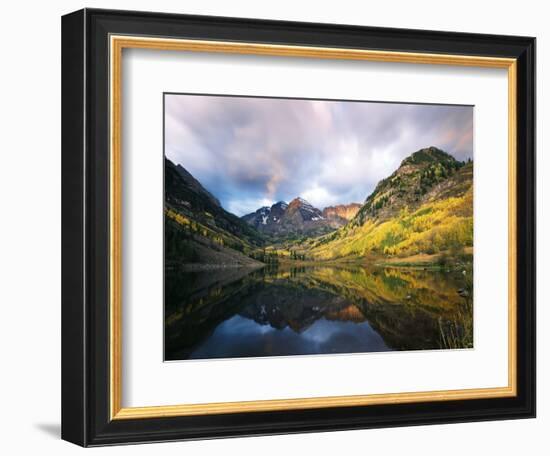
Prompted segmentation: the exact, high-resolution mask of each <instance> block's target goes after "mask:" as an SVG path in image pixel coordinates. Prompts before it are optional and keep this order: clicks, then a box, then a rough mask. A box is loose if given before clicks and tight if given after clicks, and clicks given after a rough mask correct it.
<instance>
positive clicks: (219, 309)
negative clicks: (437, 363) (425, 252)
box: [165, 265, 473, 361]
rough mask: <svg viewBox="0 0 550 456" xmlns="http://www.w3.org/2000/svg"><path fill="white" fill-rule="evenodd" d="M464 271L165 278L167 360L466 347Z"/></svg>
mask: <svg viewBox="0 0 550 456" xmlns="http://www.w3.org/2000/svg"><path fill="white" fill-rule="evenodd" d="M472 302H473V300H472V278H471V267H464V268H463V267H460V268H457V267H455V268H454V269H453V270H452V271H451V270H449V271H440V270H428V269H421V268H415V269H413V268H387V267H364V266H347V265H346V266H325V265H319V266H307V267H280V266H279V267H265V268H262V269H249V268H220V269H212V270H208V271H197V272H184V271H177V270H171V271H167V272H166V277H165V360H167V361H169V360H170V361H173V360H186V359H210V358H241V357H261V356H288V355H314V354H335V353H368V352H383V351H393V350H434V349H450V348H452V349H458V348H471V347H473V309H472Z"/></svg>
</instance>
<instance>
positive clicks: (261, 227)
mask: <svg viewBox="0 0 550 456" xmlns="http://www.w3.org/2000/svg"><path fill="white" fill-rule="evenodd" d="M242 220H243V221H245V222H246V223H248V224H249V225H250V226H253V227H254V228H256V230H258V231H259V232H261V233H264V234H266V235H268V236H270V238H272V239H274V238H275V239H277V240H280V239H293V238H298V237H303V236H309V237H315V236H320V235H322V234H325V233H328V232H331V231H334V230H335V229H337V228H339V227H341V226H343V225H344V224H345V223H346V220H345V219H344V218H341V217H330V218H329V217H325V216H324V215H323V212H322V211H321V210H319V209H317V208H316V207H314V206H312V205H311V204H310V203H309V202H307V201H306V200H305V199H303V198H299V197H298V198H295V199H293V200H292V201H291V202H290V203H289V204H287V203H285V202H284V201H279V202H278V203H275V204H274V205H273V206H271V207H267V206H265V207H261V208H260V209H258V210H257V211H256V212H252V213H251V214H247V215H244V216H243V217H242Z"/></svg>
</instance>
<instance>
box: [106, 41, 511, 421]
mask: <svg viewBox="0 0 550 456" xmlns="http://www.w3.org/2000/svg"><path fill="white" fill-rule="evenodd" d="M130 48H133V49H154V50H162V51H188V52H189V51H194V52H212V53H230V54H255V55H269V56H285V57H301V58H317V59H338V60H368V61H375V62H400V63H417V64H431V65H453V66H470V67H485V68H504V69H507V70H508V188H509V190H508V385H507V386H505V387H494V388H476V389H460V390H442V391H425V392H403V393H390V394H368V395H353V396H330V397H313V398H296V399H274V400H260V401H245V402H221V403H207V404H180V405H170V406H148V407H124V408H123V407H122V359H121V356H122V336H121V330H122V255H121V249H122V144H121V127H122V118H121V116H122V112H121V111H122V103H121V97H122V73H121V71H122V68H121V67H122V51H123V49H130ZM109 50H110V94H109V95H110V220H111V226H110V303H109V305H110V341H109V342H110V414H111V419H113V420H114V419H116V420H118V419H133V418H158V417H174V416H190V415H209V414H221V413H238V412H259V411H262V412H265V411H275V410H292V409H294V410H297V409H312V408H327V407H342V406H362V405H374V404H396V403H412V402H423V401H449V400H459V399H485V398H497V397H498V398H500V397H511V396H516V394H517V370H516V369H517V359H516V353H517V335H516V317H517V290H516V263H517V252H516V235H517V228H516V227H517V225H516V224H517V220H516V173H517V170H516V155H517V150H516V149H517V142H516V123H517V122H516V120H517V96H516V93H517V77H516V72H517V61H516V59H511V58H497V57H483V56H468V55H444V54H423V53H412V52H388V51H374V50H362V49H339V48H323V47H309V46H288V45H273V44H256V43H243V42H227V41H223V42H222V41H204V40H185V39H169V38H152V37H137V36H117V35H112V36H110V46H109Z"/></svg>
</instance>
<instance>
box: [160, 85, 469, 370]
mask: <svg viewBox="0 0 550 456" xmlns="http://www.w3.org/2000/svg"><path fill="white" fill-rule="evenodd" d="M163 96H164V113H163V115H164V119H163V121H164V360H165V361H184V360H191V359H195V360H196V359H214V358H229V359H230V358H249V357H266V356H291V355H302V356H303V355H331V354H351V353H372V352H390V351H410V350H456V349H472V348H474V290H473V280H474V271H473V256H474V209H473V208H474V206H473V199H474V181H473V180H474V141H473V137H474V107H473V106H471V105H445V104H419V103H406V102H400V103H396V102H384V101H357V100H327V99H297V98H272V97H250V96H237V95H231V96H229V95H214V94H212V95H211V94H185V93H164V94H163ZM159 156H160V154H159Z"/></svg>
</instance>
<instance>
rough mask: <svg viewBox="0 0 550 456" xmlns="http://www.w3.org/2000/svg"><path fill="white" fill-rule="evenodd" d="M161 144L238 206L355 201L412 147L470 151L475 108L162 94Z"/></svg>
mask: <svg viewBox="0 0 550 456" xmlns="http://www.w3.org/2000/svg"><path fill="white" fill-rule="evenodd" d="M165 141H166V144H165V153H166V156H167V157H168V158H169V159H170V160H172V161H173V162H174V163H179V164H180V165H182V166H183V167H184V168H186V169H187V170H188V171H189V172H190V173H191V174H192V175H193V176H194V177H195V178H196V179H198V180H199V181H200V182H201V183H202V184H203V186H204V187H206V188H207V189H208V190H209V191H210V192H211V193H213V194H214V195H215V196H216V197H217V198H218V199H219V200H220V201H221V203H222V205H223V207H224V208H225V209H227V210H228V211H230V212H233V213H234V214H236V215H244V214H246V213H249V212H253V211H255V210H256V209H258V208H259V207H261V206H269V205H271V204H273V203H274V202H276V201H281V200H283V201H286V202H289V201H290V200H292V199H293V198H295V197H297V196H301V197H302V198H305V199H306V200H308V201H309V202H310V203H312V204H313V205H314V206H316V207H318V208H320V209H323V208H324V207H326V206H330V205H334V204H345V203H351V202H357V203H361V202H363V201H364V200H365V198H366V197H367V196H368V195H369V194H370V192H372V190H373V189H374V187H375V186H376V184H377V183H378V181H379V180H380V179H383V178H384V177H387V176H388V175H390V174H391V173H392V172H393V171H394V170H395V169H396V168H397V167H398V166H399V164H400V163H401V161H402V160H403V159H404V158H405V157H407V156H408V155H410V154H411V153H412V152H415V151H417V150H419V149H422V148H424V147H429V146H436V147H439V148H441V149H443V150H445V151H446V152H448V153H450V154H451V155H453V156H454V157H455V158H457V159H458V160H466V159H467V158H473V108H472V107H469V106H443V105H413V104H395V103H373V102H346V101H317V100H289V99H269V98H244V97H223V96H203V95H172V94H167V95H165Z"/></svg>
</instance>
